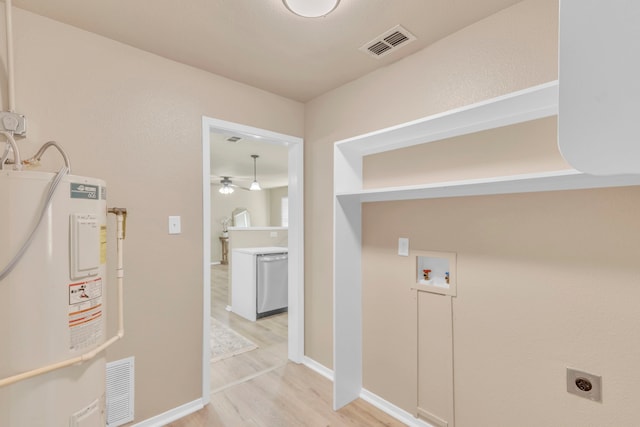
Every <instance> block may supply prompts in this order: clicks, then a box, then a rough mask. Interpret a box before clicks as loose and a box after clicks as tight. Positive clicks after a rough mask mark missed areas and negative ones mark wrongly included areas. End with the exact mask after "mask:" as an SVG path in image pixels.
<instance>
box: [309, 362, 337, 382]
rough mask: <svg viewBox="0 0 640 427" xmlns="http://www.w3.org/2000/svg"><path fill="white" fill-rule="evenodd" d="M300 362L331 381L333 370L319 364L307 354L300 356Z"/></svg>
mask: <svg viewBox="0 0 640 427" xmlns="http://www.w3.org/2000/svg"><path fill="white" fill-rule="evenodd" d="M302 364H303V365H305V366H306V367H307V368H309V369H311V370H312V371H315V372H317V373H319V374H320V375H322V376H323V377H325V378H327V379H328V380H329V381H332V382H333V371H332V370H331V369H329V368H327V367H326V366H324V365H321V364H320V363H318V362H316V361H315V360H313V359H311V358H309V357H307V356H302Z"/></svg>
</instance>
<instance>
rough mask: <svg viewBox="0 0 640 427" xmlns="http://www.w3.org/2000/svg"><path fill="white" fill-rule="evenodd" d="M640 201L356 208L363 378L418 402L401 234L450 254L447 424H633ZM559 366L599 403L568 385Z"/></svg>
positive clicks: (563, 199)
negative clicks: (451, 394)
mask: <svg viewBox="0 0 640 427" xmlns="http://www.w3.org/2000/svg"><path fill="white" fill-rule="evenodd" d="M638 211H640V187H628V188H618V189H600V190H581V191H558V192H547V193H535V194H516V195H502V196H483V197H461V198H449V199H439V200H422V201H407V202H387V203H370V204H365V205H364V207H363V275H364V276H363V300H364V304H363V309H364V315H363V317H364V321H365V324H364V333H365V336H364V339H363V342H364V355H365V356H364V359H365V364H364V385H365V387H366V388H367V389H369V390H371V391H373V392H374V393H376V394H379V395H380V396H382V397H384V398H386V399H388V400H390V401H392V402H394V403H396V404H398V405H399V406H401V407H403V408H405V409H406V410H408V411H411V412H413V411H414V410H415V407H412V403H413V405H415V400H412V396H411V394H412V393H413V391H414V390H415V389H413V390H407V388H406V387H404V385H405V384H407V383H409V382H410V381H412V376H411V375H412V374H413V375H415V364H413V365H412V364H410V363H406V361H407V360H409V361H410V360H411V359H412V356H413V354H412V352H414V351H415V340H416V333H415V316H416V314H415V311H416V302H415V299H413V298H412V295H411V293H410V292H409V291H408V287H409V286H410V284H411V283H410V282H411V279H413V278H414V277H415V270H414V268H415V267H414V266H415V262H406V261H407V259H406V258H405V257H399V256H397V242H398V237H408V238H409V239H410V247H411V249H412V250H428V251H432V250H435V251H445V252H456V253H457V277H458V281H457V285H458V286H457V296H456V297H454V298H453V349H454V350H453V355H454V359H453V360H454V366H453V367H454V373H455V374H454V378H455V425H456V427H477V426H518V427H537V426H552V425H553V426H566V427H577V426H601V427H618V426H628V427H631V426H635V425H637V407H636V406H635V405H633V403H632V402H635V401H637V400H638V399H639V398H640V392H639V391H638V390H637V387H635V384H637V383H638V381H640V372H639V371H638V369H637V355H638V354H639V353H640V342H638V339H637V331H638V327H639V326H640V316H639V315H638V310H637V301H638V300H640V286H639V285H638V278H639V277H640V264H639V263H638V260H637V255H638V254H639V253H640V240H638V238H637V236H638V235H640V223H639V222H638V221H637V214H636V213H637V212H638ZM409 261H411V260H409ZM407 269H409V271H407ZM407 277H408V278H407ZM442 298H444V297H442ZM443 323H444V322H443ZM419 327H420V325H419V326H418V328H419ZM567 367H573V368H577V369H580V370H584V371H587V372H592V373H595V374H597V375H601V376H602V377H603V390H604V391H603V393H604V394H603V396H604V397H603V402H602V403H595V402H591V401H589V400H587V399H582V398H579V397H577V396H574V395H571V394H568V393H567V392H566V373H565V370H566V368H567Z"/></svg>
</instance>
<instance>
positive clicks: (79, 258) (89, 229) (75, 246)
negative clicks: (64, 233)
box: [69, 213, 100, 279]
mask: <svg viewBox="0 0 640 427" xmlns="http://www.w3.org/2000/svg"><path fill="white" fill-rule="evenodd" d="M70 222H71V223H70V227H69V228H70V233H71V236H70V239H69V250H70V252H71V253H70V254H69V255H70V257H69V259H70V261H71V265H70V276H71V279H82V278H84V277H91V276H95V275H97V274H98V269H99V267H100V225H99V224H98V217H97V216H96V215H95V214H82V213H74V214H71V216H70Z"/></svg>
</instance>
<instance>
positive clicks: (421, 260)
mask: <svg viewBox="0 0 640 427" xmlns="http://www.w3.org/2000/svg"><path fill="white" fill-rule="evenodd" d="M411 255H415V257H416V263H415V266H416V267H415V268H416V283H415V285H413V286H412V288H414V289H417V290H419V291H425V292H431V293H436V294H442V295H451V296H456V294H457V277H456V254H455V252H438V251H411Z"/></svg>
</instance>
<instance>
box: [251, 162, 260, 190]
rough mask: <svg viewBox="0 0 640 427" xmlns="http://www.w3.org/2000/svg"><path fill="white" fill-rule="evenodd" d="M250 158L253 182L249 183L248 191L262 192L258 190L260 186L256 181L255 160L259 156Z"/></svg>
mask: <svg viewBox="0 0 640 427" xmlns="http://www.w3.org/2000/svg"><path fill="white" fill-rule="evenodd" d="M251 157H253V182H252V183H251V187H249V190H251V191H259V190H262V188H260V184H258V180H257V179H256V159H257V158H258V157H260V156H258V155H257V154H252V155H251Z"/></svg>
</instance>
